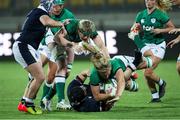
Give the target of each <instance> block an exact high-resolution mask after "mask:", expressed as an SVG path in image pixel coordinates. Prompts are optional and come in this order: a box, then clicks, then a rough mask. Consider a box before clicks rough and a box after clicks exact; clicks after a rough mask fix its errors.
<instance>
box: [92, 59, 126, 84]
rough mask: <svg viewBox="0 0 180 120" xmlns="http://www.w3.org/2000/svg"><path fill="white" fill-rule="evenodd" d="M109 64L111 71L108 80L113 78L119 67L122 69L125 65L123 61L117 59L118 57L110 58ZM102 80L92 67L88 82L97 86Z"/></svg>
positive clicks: (124, 68)
mask: <svg viewBox="0 0 180 120" xmlns="http://www.w3.org/2000/svg"><path fill="white" fill-rule="evenodd" d="M110 64H111V73H110V76H109V78H108V79H109V80H110V79H113V78H114V76H115V74H116V72H117V71H118V70H119V69H122V70H123V71H125V70H126V66H125V64H124V63H123V61H122V60H121V59H118V58H115V59H111V60H110ZM102 81H103V80H102V78H101V77H100V76H99V75H98V72H97V70H96V69H95V68H94V67H93V68H92V70H91V74H90V84H91V85H94V86H97V85H99V84H100V83H102Z"/></svg>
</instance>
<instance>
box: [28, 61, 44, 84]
mask: <svg viewBox="0 0 180 120" xmlns="http://www.w3.org/2000/svg"><path fill="white" fill-rule="evenodd" d="M25 69H26V70H27V71H28V72H29V73H31V75H32V76H33V77H34V78H35V79H36V80H40V81H43V80H44V79H45V76H44V72H43V68H42V66H41V63H39V62H36V63H33V64H31V65H29V66H27V67H26V68H25Z"/></svg>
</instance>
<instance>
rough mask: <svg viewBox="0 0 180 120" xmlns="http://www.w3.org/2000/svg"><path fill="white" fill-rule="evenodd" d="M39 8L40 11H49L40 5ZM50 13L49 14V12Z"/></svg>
mask: <svg viewBox="0 0 180 120" xmlns="http://www.w3.org/2000/svg"><path fill="white" fill-rule="evenodd" d="M37 8H39V9H42V10H44V11H45V12H47V10H46V9H45V8H44V7H43V6H42V5H41V4H40V5H39V6H38V7H37ZM47 13H48V12H47Z"/></svg>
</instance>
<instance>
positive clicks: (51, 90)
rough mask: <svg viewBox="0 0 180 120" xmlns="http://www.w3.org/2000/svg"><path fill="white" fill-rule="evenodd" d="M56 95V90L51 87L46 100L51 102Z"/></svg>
mask: <svg viewBox="0 0 180 120" xmlns="http://www.w3.org/2000/svg"><path fill="white" fill-rule="evenodd" d="M55 94H56V89H55V88H53V87H51V88H50V90H49V92H48V94H47V95H46V99H48V100H51V99H52V98H53V97H54V95H55Z"/></svg>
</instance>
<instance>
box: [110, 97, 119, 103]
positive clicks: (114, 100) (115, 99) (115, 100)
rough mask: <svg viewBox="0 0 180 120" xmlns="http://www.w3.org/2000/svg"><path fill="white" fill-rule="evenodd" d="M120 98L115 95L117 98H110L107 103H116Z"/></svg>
mask: <svg viewBox="0 0 180 120" xmlns="http://www.w3.org/2000/svg"><path fill="white" fill-rule="evenodd" d="M118 100H119V97H115V98H113V99H111V100H108V101H107V103H115V102H117V101H118Z"/></svg>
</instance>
